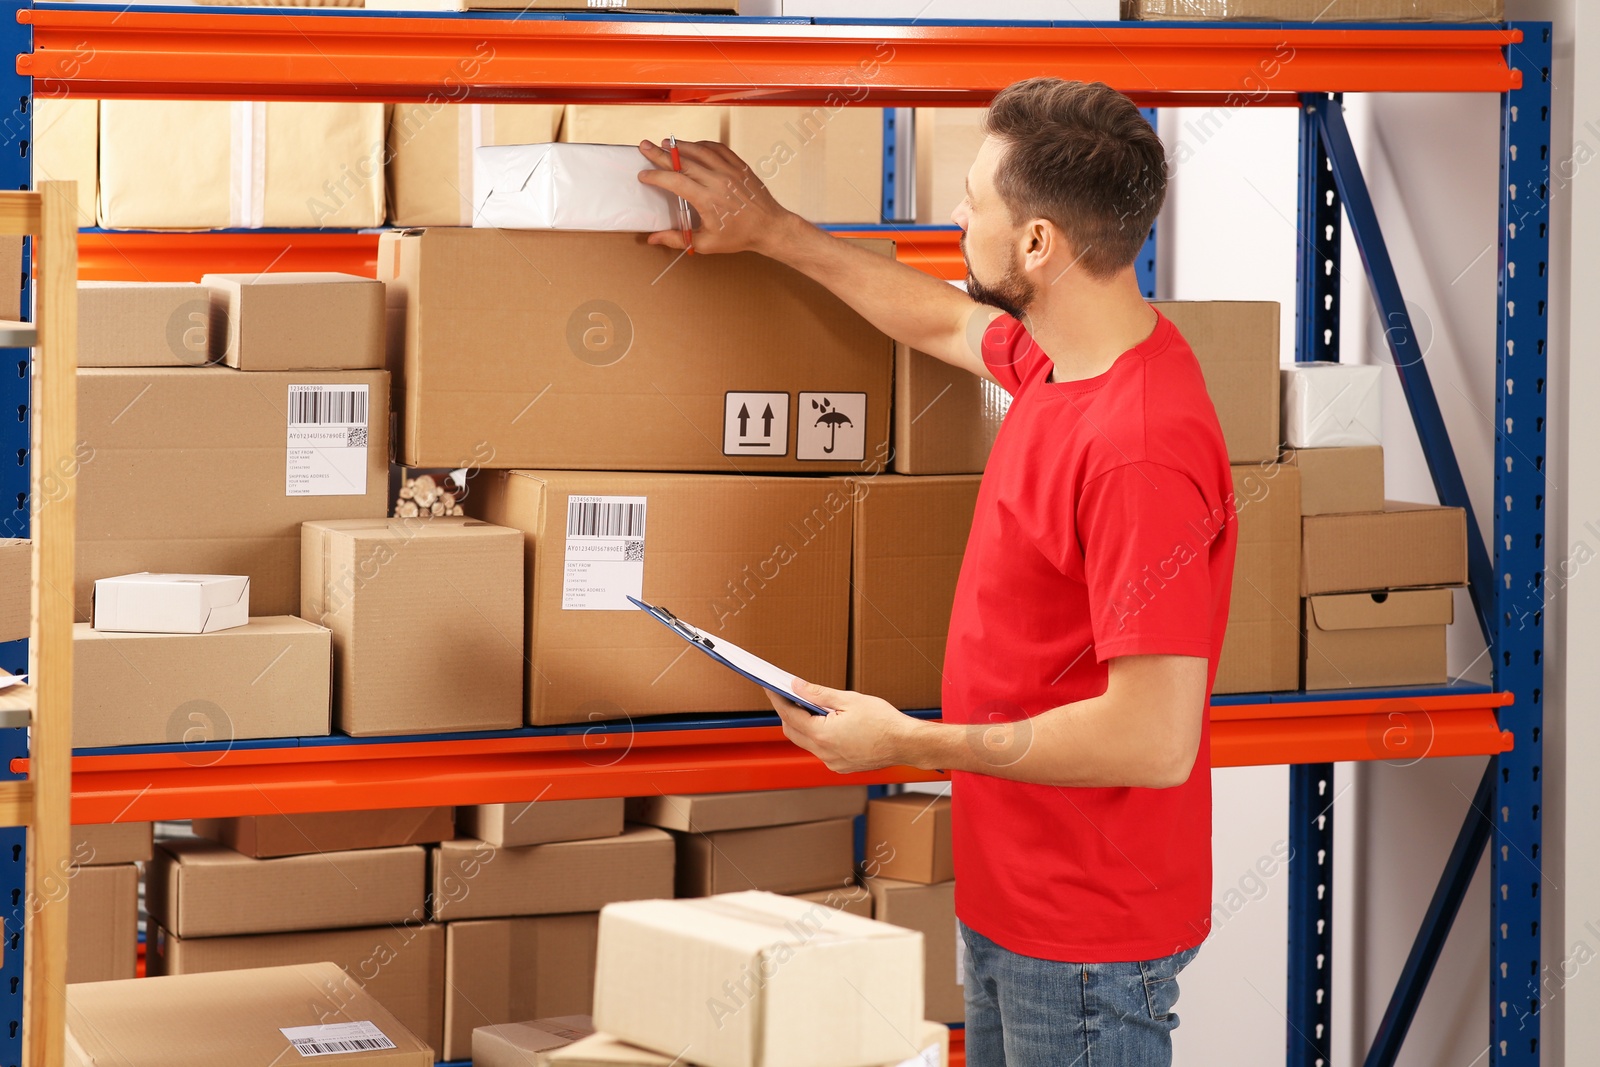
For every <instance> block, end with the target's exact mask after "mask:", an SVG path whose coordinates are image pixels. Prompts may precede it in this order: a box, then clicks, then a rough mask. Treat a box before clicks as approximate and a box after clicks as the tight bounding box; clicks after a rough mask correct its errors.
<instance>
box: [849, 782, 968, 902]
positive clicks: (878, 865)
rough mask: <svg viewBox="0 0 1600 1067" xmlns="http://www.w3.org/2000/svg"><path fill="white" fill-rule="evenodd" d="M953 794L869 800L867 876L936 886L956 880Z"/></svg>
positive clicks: (902, 795) (902, 794) (903, 795)
mask: <svg viewBox="0 0 1600 1067" xmlns="http://www.w3.org/2000/svg"><path fill="white" fill-rule="evenodd" d="M950 803H951V801H950V794H948V793H942V794H939V795H937V796H929V795H928V794H927V793H901V794H899V795H897V796H892V797H876V798H874V799H872V800H870V801H868V802H867V843H866V858H865V864H866V872H867V875H868V876H869V877H872V878H894V879H897V880H899V881H903V882H916V883H919V884H921V885H932V884H934V883H936V882H948V881H949V880H950V879H952V878H954V877H955V876H956V871H955V865H954V863H953V862H952V860H951V832H950Z"/></svg>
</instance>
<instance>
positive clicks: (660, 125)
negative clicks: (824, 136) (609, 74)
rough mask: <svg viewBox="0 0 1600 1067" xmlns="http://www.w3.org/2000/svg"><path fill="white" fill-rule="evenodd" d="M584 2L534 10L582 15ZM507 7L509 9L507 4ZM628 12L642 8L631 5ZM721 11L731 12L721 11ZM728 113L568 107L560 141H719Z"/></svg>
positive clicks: (665, 2)
mask: <svg viewBox="0 0 1600 1067" xmlns="http://www.w3.org/2000/svg"><path fill="white" fill-rule="evenodd" d="M586 3H587V0H568V2H567V3H566V4H561V5H557V4H551V3H545V2H539V3H537V4H534V5H530V6H534V7H543V8H550V9H552V10H554V9H556V8H558V7H565V8H566V9H568V10H577V11H581V10H583V9H584V7H585V5H586ZM506 6H510V4H509V2H508V3H507V5H506ZM622 6H626V7H628V8H631V9H643V7H644V5H641V4H639V3H638V2H636V0H635V2H631V3H627V4H625V5H622ZM660 10H669V11H684V10H696V11H703V10H708V8H707V6H706V5H704V4H701V3H675V2H673V0H662V2H661V5H660ZM723 10H732V8H729V7H724V8H723ZM727 115H728V109H727V108H725V107H717V106H715V105H710V104H682V105H675V106H667V107H662V106H659V105H648V104H647V105H629V104H568V105H567V108H566V112H565V114H564V116H563V117H562V119H561V135H560V140H562V141H565V142H570V143H575V144H625V145H638V143H639V142H640V141H653V142H654V143H656V144H660V143H661V142H662V141H664V140H666V138H667V136H668V135H669V134H671V135H672V136H675V137H677V138H678V140H680V141H721V140H723V139H724V134H723V131H724V128H725V126H726V124H727Z"/></svg>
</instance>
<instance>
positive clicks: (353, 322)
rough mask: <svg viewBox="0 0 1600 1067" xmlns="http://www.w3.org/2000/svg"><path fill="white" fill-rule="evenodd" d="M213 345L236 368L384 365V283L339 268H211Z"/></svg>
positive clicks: (215, 355) (373, 367)
mask: <svg viewBox="0 0 1600 1067" xmlns="http://www.w3.org/2000/svg"><path fill="white" fill-rule="evenodd" d="M200 281H201V283H202V284H204V285H205V286H206V288H207V290H208V291H209V294H210V302H211V351H212V357H213V359H215V360H218V361H220V362H223V363H226V364H227V365H228V366H230V367H233V368H235V369H237V370H251V371H261V370H366V369H371V370H382V369H383V366H384V362H385V358H386V357H385V354H384V337H383V317H384V293H383V285H382V283H380V282H376V281H374V280H372V279H371V278H362V277H359V276H357V275H354V274H340V273H338V272H336V271H282V272H278V273H271V274H268V273H262V274H207V275H205V276H204V277H202V278H201V279H200Z"/></svg>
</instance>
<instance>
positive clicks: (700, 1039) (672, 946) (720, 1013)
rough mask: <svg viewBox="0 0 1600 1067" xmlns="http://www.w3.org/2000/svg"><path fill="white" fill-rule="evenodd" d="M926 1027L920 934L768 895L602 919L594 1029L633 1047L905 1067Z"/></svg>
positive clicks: (742, 1058)
mask: <svg viewBox="0 0 1600 1067" xmlns="http://www.w3.org/2000/svg"><path fill="white" fill-rule="evenodd" d="M779 957H781V958H783V959H784V963H783V964H782V966H779V967H776V968H774V967H772V966H770V961H771V960H772V959H774V958H779ZM724 983H729V984H727V985H724ZM741 983H742V984H741ZM741 990H749V993H748V994H745V993H742V992H740V991H741ZM708 1009H709V1010H708ZM922 1019H923V1012H922V935H921V934H919V933H916V932H914V931H910V930H902V929H900V928H899V927H895V926H889V925H887V924H885V923H878V922H874V921H872V920H870V919H863V918H860V917H859V916H855V915H850V914H848V913H846V912H842V911H838V910H836V909H833V908H829V907H827V906H826V905H823V904H815V903H811V902H809V901H804V900H794V899H791V898H789V897H780V896H775V895H773V894H770V893H729V894H727V895H725V896H720V897H709V898H701V899H696V900H641V901H633V902H630V903H626V904H613V905H611V906H610V907H608V908H606V909H605V910H603V911H602V912H601V913H600V954H599V960H598V962H597V964H596V970H595V994H594V1023H595V1029H596V1030H597V1031H601V1032H604V1033H608V1034H612V1035H614V1036H616V1037H618V1038H620V1039H621V1040H623V1041H626V1042H628V1043H629V1044H633V1045H638V1046H641V1047H643V1048H648V1049H652V1050H663V1049H670V1050H678V1049H684V1048H691V1049H693V1050H694V1056H695V1059H696V1060H697V1061H698V1062H699V1063H701V1064H704V1065H705V1067H818V1065H821V1064H827V1063H855V1064H861V1063H895V1062H899V1061H900V1060H903V1059H904V1058H905V1053H906V1035H907V1034H913V1033H918V1032H920V1029H921V1024H922ZM818 1020H826V1021H827V1024H826V1025H818ZM670 1054H671V1053H669V1055H670Z"/></svg>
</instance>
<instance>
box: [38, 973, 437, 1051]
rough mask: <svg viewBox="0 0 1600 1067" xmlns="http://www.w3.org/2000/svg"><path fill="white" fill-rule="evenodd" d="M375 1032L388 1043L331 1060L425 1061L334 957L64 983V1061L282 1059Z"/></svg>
mask: <svg viewBox="0 0 1600 1067" xmlns="http://www.w3.org/2000/svg"><path fill="white" fill-rule="evenodd" d="M331 1028H333V1029H331ZM285 1029H287V1030H289V1031H290V1032H291V1034H292V1035H293V1040H291V1037H290V1036H288V1035H285V1034H284V1032H283V1031H284V1030H285ZM374 1030H375V1031H376V1032H377V1034H379V1035H381V1036H382V1037H384V1038H386V1039H387V1043H388V1044H392V1045H393V1046H394V1047H393V1048H388V1049H385V1048H370V1047H369V1048H366V1049H364V1050H363V1051H362V1052H361V1053H360V1056H359V1060H357V1057H355V1056H345V1057H341V1058H340V1059H337V1060H334V1061H333V1062H336V1063H337V1062H347V1061H348V1062H360V1063H362V1064H373V1065H376V1067H433V1062H434V1059H433V1050H432V1049H430V1048H429V1047H428V1045H427V1044H426V1043H425V1042H424V1041H422V1040H421V1039H420V1038H418V1037H415V1036H413V1035H412V1034H411V1032H410V1031H409V1030H407V1029H406V1028H405V1027H404V1026H403V1025H401V1023H400V1021H399V1020H398V1019H396V1018H395V1017H394V1015H393V1014H391V1013H390V1012H389V1010H388V1009H387V1008H385V1007H384V1006H383V1005H382V1004H380V1003H378V1001H377V1000H376V999H375V998H373V997H372V996H370V995H368V994H367V993H365V992H364V991H362V990H360V989H350V988H349V983H348V980H347V979H346V976H345V973H344V972H343V971H341V970H340V969H339V967H338V965H337V964H333V963H326V962H323V963H308V964H301V965H299V966H294V967H269V968H266V969H263V970H247V971H217V972H213V973H211V974H186V975H172V976H168V977H164V978H136V979H130V980H128V981H125V982H94V983H90V984H87V985H73V986H68V987H67V1044H66V1048H67V1051H66V1063H67V1064H69V1065H70V1067H94V1065H96V1064H108V1063H115V1064H117V1065H118V1067H217V1064H219V1063H229V1064H240V1065H243V1064H250V1063H277V1064H281V1063H289V1062H294V1061H296V1060H299V1059H300V1058H301V1057H303V1056H307V1055H310V1056H320V1055H326V1054H329V1053H332V1052H334V1051H336V1050H338V1049H339V1045H338V1041H339V1040H340V1039H341V1038H348V1037H356V1036H359V1037H363V1038H366V1039H367V1040H369V1041H372V1042H374V1043H377V1039H376V1037H374V1036H372V1031H374ZM324 1050H326V1051H324Z"/></svg>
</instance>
